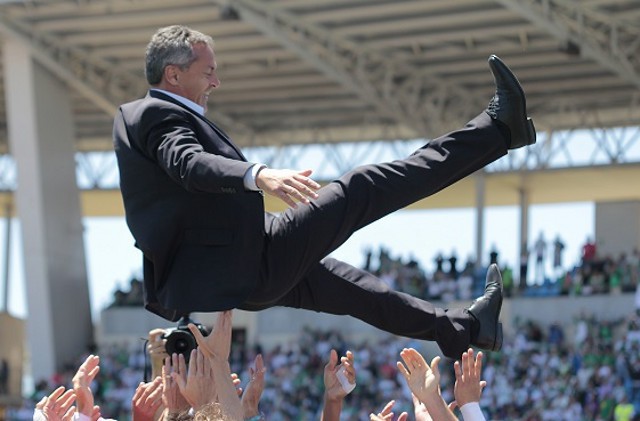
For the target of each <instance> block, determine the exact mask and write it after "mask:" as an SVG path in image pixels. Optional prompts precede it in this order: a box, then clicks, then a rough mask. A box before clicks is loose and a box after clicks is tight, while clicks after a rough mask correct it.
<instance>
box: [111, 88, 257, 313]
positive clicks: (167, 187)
mask: <svg viewBox="0 0 640 421" xmlns="http://www.w3.org/2000/svg"><path fill="white" fill-rule="evenodd" d="M113 137H114V147H115V151H116V156H117V159H118V167H119V171H120V188H121V191H122V198H123V200H124V207H125V213H126V219H127V224H128V226H129V229H130V230H131V232H132V234H133V236H134V238H135V240H136V247H138V248H139V249H140V250H142V253H143V256H144V266H143V268H144V286H145V305H146V307H147V309H149V310H150V311H153V312H154V313H157V314H159V315H161V316H162V317H165V318H167V319H169V320H173V321H175V320H177V319H178V318H179V317H180V316H181V315H183V314H185V313H188V312H194V311H201V312H212V311H220V310H226V309H231V308H235V307H237V306H238V305H239V304H241V303H242V302H243V301H244V300H245V299H246V297H247V296H248V294H249V293H250V292H251V290H252V289H253V287H254V285H255V282H256V280H257V278H258V272H259V267H260V259H261V252H262V246H263V242H264V224H265V213H264V202H263V197H262V195H261V193H259V192H251V191H246V190H245V188H244V183H243V177H244V175H245V173H246V172H247V170H248V169H249V168H250V167H251V165H252V164H251V163H249V162H247V161H246V159H245V157H244V156H243V155H242V153H241V152H240V150H239V149H238V148H237V147H236V146H235V145H234V144H233V143H232V142H231V140H230V139H229V138H228V136H227V135H226V134H225V133H224V132H223V131H222V130H221V129H219V128H218V127H216V125H215V124H214V123H212V122H210V121H209V120H207V119H206V118H205V117H203V116H201V115H199V114H197V113H195V112H193V111H192V110H191V109H189V108H188V107H186V106H184V105H182V104H180V103H179V102H178V101H175V100H174V99H173V98H171V97H169V96H167V95H164V94H163V93H161V92H157V91H150V92H149V94H148V95H147V96H146V97H145V98H143V99H140V100H137V101H134V102H131V103H128V104H125V105H122V106H121V107H120V109H119V112H118V113H117V115H116V117H115V121H114V129H113Z"/></svg>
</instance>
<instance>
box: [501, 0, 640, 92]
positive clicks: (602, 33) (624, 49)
mask: <svg viewBox="0 0 640 421" xmlns="http://www.w3.org/2000/svg"><path fill="white" fill-rule="evenodd" d="M496 1H497V2H498V3H500V4H502V5H503V6H504V7H507V8H508V9H510V10H513V11H514V12H517V13H518V14H519V15H521V16H522V17H523V18H525V19H527V20H528V21H530V22H532V23H533V24H535V25H537V26H538V27H540V28H542V29H544V30H546V31H547V32H548V33H549V34H551V35H552V36H554V37H555V38H556V39H558V40H559V41H561V42H570V43H572V44H573V45H575V46H577V47H578V48H579V54H580V55H582V56H583V57H589V58H591V59H592V60H594V61H596V62H598V63H599V64H600V65H601V66H603V67H604V68H606V69H608V70H610V71H611V72H612V73H613V74H616V75H618V76H619V77H620V78H622V79H623V80H625V81H627V82H629V83H631V84H633V85H634V86H636V87H637V88H640V73H639V68H638V67H639V64H638V59H637V57H638V52H637V46H636V47H635V48H629V45H633V44H634V42H633V41H637V39H638V34H637V33H634V31H631V30H630V29H629V28H628V26H627V24H625V23H623V22H622V21H616V20H614V19H611V18H610V17H608V16H606V15H604V14H602V13H598V12H594V11H593V10H591V9H587V8H584V7H582V6H581V4H580V3H581V2H579V1H567V0H496ZM577 53H578V52H577Z"/></svg>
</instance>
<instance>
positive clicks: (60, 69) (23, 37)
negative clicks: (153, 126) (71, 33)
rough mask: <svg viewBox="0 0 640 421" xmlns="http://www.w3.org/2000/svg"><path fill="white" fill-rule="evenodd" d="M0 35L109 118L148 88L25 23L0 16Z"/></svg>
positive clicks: (224, 119)
mask: <svg viewBox="0 0 640 421" xmlns="http://www.w3.org/2000/svg"><path fill="white" fill-rule="evenodd" d="M0 33H2V34H3V35H5V36H9V37H12V38H14V39H17V40H19V41H20V42H22V43H23V44H24V45H25V48H29V49H30V51H31V54H32V56H33V58H34V59H35V60H36V61H38V62H39V63H40V64H41V65H42V66H43V67H45V68H46V69H48V70H49V71H50V72H51V73H53V74H54V75H56V77H58V78H60V79H61V80H62V81H64V82H65V83H67V84H68V85H69V86H70V87H72V88H73V89H75V90H77V91H78V92H79V93H80V94H81V95H83V96H84V97H85V98H87V99H88V100H90V101H91V102H93V103H94V104H95V105H96V106H97V107H98V108H100V109H101V110H102V111H104V112H105V113H106V114H108V115H110V116H114V115H115V113H116V110H117V109H118V106H119V105H120V104H122V103H125V102H128V101H131V100H132V99H135V98H136V97H140V96H142V95H144V92H145V91H146V89H147V87H148V85H147V83H146V81H145V80H144V78H142V77H140V76H138V75H136V74H134V73H131V72H129V71H126V70H122V69H120V68H119V67H118V66H117V64H116V63H111V62H109V61H106V60H102V59H99V58H96V57H92V56H90V55H89V54H88V53H86V52H85V51H83V50H82V49H80V48H77V47H72V46H69V45H67V44H65V43H64V42H62V41H60V40H59V39H57V38H56V37H54V36H53V35H51V34H47V33H43V32H40V31H37V30H36V29H34V28H33V27H32V26H30V25H28V24H26V23H24V22H20V21H16V20H15V19H8V18H7V17H6V16H5V15H1V14H0ZM142 59H143V58H142V57H141V58H140V60H141V61H142ZM210 113H211V115H212V117H213V118H214V119H215V120H216V121H218V122H220V123H221V124H222V125H223V126H227V127H233V128H234V130H238V131H240V132H244V133H249V134H250V133H252V132H253V130H252V129H251V128H249V127H248V126H246V125H244V124H241V123H239V122H237V121H235V120H234V119H233V118H231V117H229V116H228V115H226V114H224V113H222V112H220V111H210Z"/></svg>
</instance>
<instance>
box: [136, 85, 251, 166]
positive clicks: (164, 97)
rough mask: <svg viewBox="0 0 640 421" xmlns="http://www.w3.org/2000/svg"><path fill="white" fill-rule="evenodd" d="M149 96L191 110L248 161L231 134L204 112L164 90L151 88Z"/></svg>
mask: <svg viewBox="0 0 640 421" xmlns="http://www.w3.org/2000/svg"><path fill="white" fill-rule="evenodd" d="M147 95H148V96H151V97H153V98H157V99H162V100H165V101H169V102H171V103H172V104H176V105H178V106H180V107H182V108H184V109H185V110H187V111H189V112H191V113H192V114H193V115H195V116H197V117H198V118H200V119H201V120H202V121H204V122H205V123H207V124H208V125H209V127H211V128H212V129H213V131H215V132H216V134H217V135H218V136H219V137H220V138H221V139H222V140H223V141H224V142H225V143H226V144H227V145H229V146H230V147H231V148H232V149H233V150H234V151H236V152H237V154H238V155H239V156H240V157H241V158H242V159H243V160H245V161H247V158H246V157H245V156H244V154H243V153H242V151H241V150H240V148H238V147H237V146H236V145H235V144H234V143H233V141H232V140H231V138H229V136H227V134H226V133H225V132H224V130H222V129H221V128H219V127H218V126H216V124H215V123H214V122H213V121H211V120H209V119H208V118H207V117H205V116H203V115H202V114H199V113H197V112H195V111H193V110H192V109H191V108H189V107H187V106H186V105H185V104H183V103H181V102H180V101H177V100H175V99H174V98H172V97H170V96H169V95H165V94H163V93H162V92H159V91H156V90H150V91H149V93H148V94H147Z"/></svg>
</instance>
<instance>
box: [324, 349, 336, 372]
mask: <svg viewBox="0 0 640 421" xmlns="http://www.w3.org/2000/svg"><path fill="white" fill-rule="evenodd" d="M337 364H338V353H337V352H336V350H335V349H332V350H331V354H330V356H329V362H328V363H327V365H325V366H324V368H325V369H326V370H335V368H336V365H337Z"/></svg>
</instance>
